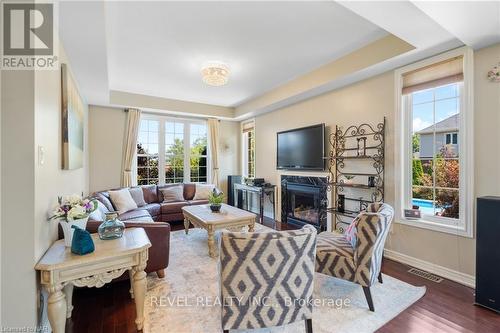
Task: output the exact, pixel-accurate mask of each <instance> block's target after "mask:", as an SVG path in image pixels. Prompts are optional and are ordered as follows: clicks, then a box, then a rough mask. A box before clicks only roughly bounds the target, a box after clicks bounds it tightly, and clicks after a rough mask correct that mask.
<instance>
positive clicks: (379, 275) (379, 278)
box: [378, 272, 384, 283]
mask: <svg viewBox="0 0 500 333" xmlns="http://www.w3.org/2000/svg"><path fill="white" fill-rule="evenodd" d="M378 282H380V283H384V281H383V280H382V272H380V273H378Z"/></svg>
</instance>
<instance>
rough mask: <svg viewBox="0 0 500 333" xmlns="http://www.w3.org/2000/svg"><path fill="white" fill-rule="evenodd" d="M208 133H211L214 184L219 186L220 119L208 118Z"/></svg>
mask: <svg viewBox="0 0 500 333" xmlns="http://www.w3.org/2000/svg"><path fill="white" fill-rule="evenodd" d="M208 133H209V135H210V154H211V155H210V160H211V166H212V184H214V185H215V186H216V187H219V120H217V119H208Z"/></svg>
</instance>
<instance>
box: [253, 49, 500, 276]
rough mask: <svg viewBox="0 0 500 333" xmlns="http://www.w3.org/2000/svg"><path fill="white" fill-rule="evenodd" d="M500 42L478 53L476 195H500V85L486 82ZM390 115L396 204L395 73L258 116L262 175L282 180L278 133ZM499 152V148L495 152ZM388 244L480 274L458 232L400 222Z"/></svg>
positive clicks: (390, 171) (390, 194)
mask: <svg viewBox="0 0 500 333" xmlns="http://www.w3.org/2000/svg"><path fill="white" fill-rule="evenodd" d="M499 55H500V45H496V46H494V47H490V48H487V49H483V50H479V51H477V52H476V54H475V111H474V112H475V155H476V177H475V181H476V186H475V193H476V195H486V194H490V195H500V176H499V175H498V168H499V167H500V161H499V159H500V158H499V156H500V154H499V149H500V134H498V131H497V130H496V128H498V126H499V125H500V124H499V114H500V85H499V84H494V83H490V82H488V81H487V80H486V73H487V71H488V69H489V68H490V67H492V66H493V65H495V64H496V63H497V62H498V59H499V58H498V56H499ZM384 116H385V117H386V119H387V132H386V135H387V137H386V142H387V143H386V159H385V164H386V173H385V175H386V178H385V181H386V183H385V184H386V185H385V190H386V201H387V202H388V203H391V204H393V203H394V149H393V148H394V145H395V140H396V139H397V138H395V137H394V133H395V131H394V117H395V106H394V74H393V72H392V71H391V72H388V73H385V74H382V75H379V76H377V77H374V78H370V79H368V80H365V81H362V82H359V83H356V84H353V85H351V86H348V87H345V88H342V89H339V90H336V91H332V92H330V93H327V94H324V95H321V96H318V97H315V98H312V99H310V100H307V101H304V102H301V103H298V104H295V105H292V106H289V107H287V108H283V109H280V110H278V111H275V112H271V113H268V114H265V115H262V116H259V117H257V118H256V120H255V121H256V154H257V156H256V173H257V176H258V177H264V178H266V180H267V181H270V182H273V183H275V184H276V183H277V182H278V181H279V173H278V171H277V170H276V169H275V166H276V161H275V156H276V132H278V131H281V130H285V129H291V128H296V127H301V126H306V125H312V124H316V123H321V122H324V123H326V125H327V127H328V129H329V130H332V129H334V128H335V125H339V126H347V125H351V124H357V123H361V122H368V123H375V122H379V121H381V120H382V118H383V117H384ZM492 150H493V151H492ZM386 247H387V248H388V249H392V250H394V251H397V252H400V253H403V254H406V255H408V256H411V257H415V258H418V259H421V260H425V261H428V262H431V263H434V264H437V265H441V266H444V267H447V268H450V269H453V270H456V271H459V272H463V273H466V274H470V275H473V274H474V261H475V260H474V256H475V240H474V239H469V238H463V237H458V236H455V235H450V234H445V233H440V232H434V231H429V230H425V229H420V228H414V227H409V226H405V225H402V224H397V223H396V224H395V225H394V228H393V231H392V233H391V235H390V237H389V239H388V241H387V244H386Z"/></svg>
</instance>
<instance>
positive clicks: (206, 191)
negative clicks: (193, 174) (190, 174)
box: [193, 184, 215, 200]
mask: <svg viewBox="0 0 500 333" xmlns="http://www.w3.org/2000/svg"><path fill="white" fill-rule="evenodd" d="M214 188H215V186H214V185H212V184H196V192H195V194H194V198H193V200H208V196H209V195H210V193H212V191H213V190H214Z"/></svg>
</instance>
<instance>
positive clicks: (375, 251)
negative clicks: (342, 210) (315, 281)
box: [316, 203, 394, 311]
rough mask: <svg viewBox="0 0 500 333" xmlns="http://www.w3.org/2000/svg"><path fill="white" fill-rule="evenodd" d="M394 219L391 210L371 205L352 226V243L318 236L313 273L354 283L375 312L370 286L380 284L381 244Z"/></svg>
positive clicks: (331, 234)
mask: <svg viewBox="0 0 500 333" xmlns="http://www.w3.org/2000/svg"><path fill="white" fill-rule="evenodd" d="M393 218H394V209H393V208H392V207H391V206H389V205H388V204H385V203H372V204H370V205H368V207H367V209H366V211H363V212H361V213H359V215H358V216H357V217H356V218H355V219H354V221H353V222H352V223H355V225H354V226H353V227H354V228H355V232H354V235H355V241H354V244H353V242H352V241H349V240H348V238H346V236H345V235H342V234H338V233H334V232H322V233H320V234H319V235H318V245H317V250H316V272H318V273H323V274H326V275H330V276H333V277H336V278H339V279H343V280H348V281H351V282H353V283H357V284H359V285H361V286H362V287H363V291H364V294H365V297H366V301H367V302H368V307H369V308H370V311H375V308H374V306H373V300H372V296H371V292H370V287H371V286H372V285H373V284H374V283H375V282H376V280H377V278H378V281H379V282H380V283H382V282H383V281H382V274H381V268H382V257H383V254H384V244H385V240H386V238H387V234H388V232H389V229H390V225H391V223H392V220H393Z"/></svg>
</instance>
